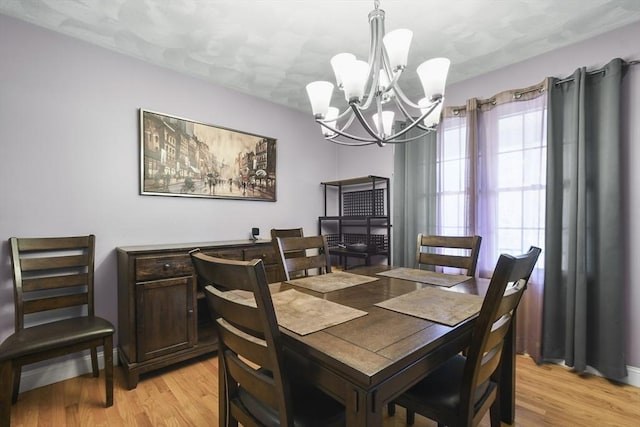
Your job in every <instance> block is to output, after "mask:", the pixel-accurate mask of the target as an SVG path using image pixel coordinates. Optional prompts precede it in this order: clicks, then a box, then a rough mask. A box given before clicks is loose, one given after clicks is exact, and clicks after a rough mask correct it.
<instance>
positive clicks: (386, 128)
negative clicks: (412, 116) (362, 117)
mask: <svg viewBox="0 0 640 427" xmlns="http://www.w3.org/2000/svg"><path fill="white" fill-rule="evenodd" d="M394 116H395V113H394V112H393V111H383V112H382V129H380V128H379V123H380V121H379V117H378V113H376V114H374V115H373V123H374V124H375V125H376V130H377V131H378V132H382V134H383V135H385V136H389V135H391V131H392V130H393V117H394Z"/></svg>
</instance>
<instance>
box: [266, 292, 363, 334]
mask: <svg viewBox="0 0 640 427" xmlns="http://www.w3.org/2000/svg"><path fill="white" fill-rule="evenodd" d="M272 299H273V306H274V308H275V310H276V317H277V318H278V325H280V326H282V327H283V328H287V329H289V330H290V331H293V332H295V333H296V334H299V335H308V334H311V333H313V332H318V331H321V330H322V329H325V328H328V327H330V326H335V325H339V324H340V323H344V322H348V321H349V320H353V319H356V318H358V317H362V316H365V315H366V314H367V312H366V311H362V310H358V309H355V308H351V307H347V306H345V305H342V304H338V303H335V302H332V301H327V300H325V299H322V298H318V297H314V296H312V295H308V294H305V293H303V292H300V291H296V290H295V289H289V290H286V291H283V292H278V293H275V294H273V295H272Z"/></svg>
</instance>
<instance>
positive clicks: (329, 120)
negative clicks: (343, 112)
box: [320, 107, 340, 137]
mask: <svg viewBox="0 0 640 427" xmlns="http://www.w3.org/2000/svg"><path fill="white" fill-rule="evenodd" d="M339 113H340V110H338V109H337V108H336V107H329V109H328V110H327V117H326V118H325V120H324V121H325V123H326V124H327V125H329V126H331V127H332V128H335V127H336V119H337V118H338V114H339ZM320 128H321V129H322V135H324V136H325V137H331V136H334V135H335V134H336V133H335V132H334V131H332V130H331V129H327V128H326V127H324V126H322V125H320Z"/></svg>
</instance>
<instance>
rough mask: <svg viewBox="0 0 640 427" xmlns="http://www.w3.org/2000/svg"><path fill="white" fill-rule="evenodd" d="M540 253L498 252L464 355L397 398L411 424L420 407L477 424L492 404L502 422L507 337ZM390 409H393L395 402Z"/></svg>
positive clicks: (443, 422) (494, 417)
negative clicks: (502, 360)
mask: <svg viewBox="0 0 640 427" xmlns="http://www.w3.org/2000/svg"><path fill="white" fill-rule="evenodd" d="M539 255H540V248H537V247H531V249H529V251H528V252H527V253H526V254H523V255H519V256H511V255H504V254H503V255H500V258H499V259H498V263H497V265H496V268H495V270H494V273H493V277H492V278H491V282H490V284H489V288H488V290H487V294H486V296H485V298H484V301H483V303H482V308H481V309H480V314H479V315H478V318H477V319H476V321H475V324H474V327H473V332H472V335H471V344H470V346H469V348H468V350H467V352H466V355H463V354H458V355H456V356H454V357H452V358H451V359H449V360H448V361H446V362H445V363H444V364H443V365H441V366H440V367H439V368H437V369H436V370H435V371H434V372H432V373H431V374H429V375H428V376H427V377H426V378H425V379H423V380H422V381H420V382H418V383H417V384H416V385H414V386H413V387H412V388H410V389H409V390H408V391H406V392H405V393H403V394H402V395H401V396H400V397H398V398H397V399H395V400H394V402H393V403H395V404H398V405H400V406H403V407H405V408H407V424H409V425H412V424H413V423H414V421H415V413H416V412H417V413H418V414H421V415H423V416H425V417H427V418H430V419H432V420H434V421H436V422H437V423H438V426H449V427H457V426H460V427H462V426H464V427H467V426H476V425H478V423H479V422H480V420H481V419H482V418H483V417H484V415H485V414H486V412H487V410H489V409H490V413H491V426H492V427H499V426H500V405H499V403H500V399H499V397H498V396H499V387H500V383H499V380H498V379H499V377H500V371H499V368H500V358H501V355H502V347H503V344H504V338H505V335H506V334H507V332H508V330H509V327H510V325H511V320H512V318H513V315H514V313H515V310H516V308H517V306H518V304H519V302H520V298H521V297H522V294H523V293H524V290H525V288H526V285H527V282H528V280H529V277H530V276H531V272H532V271H533V268H534V266H535V264H536V261H537V260H538V256H539ZM389 409H390V413H391V414H393V412H394V411H395V409H394V407H393V406H392V405H390V406H389Z"/></svg>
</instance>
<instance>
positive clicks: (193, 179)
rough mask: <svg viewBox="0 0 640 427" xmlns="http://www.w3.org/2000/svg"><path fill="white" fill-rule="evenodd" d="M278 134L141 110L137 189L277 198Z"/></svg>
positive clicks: (157, 193) (184, 194)
mask: <svg viewBox="0 0 640 427" xmlns="http://www.w3.org/2000/svg"><path fill="white" fill-rule="evenodd" d="M276 145H277V144H276V139H275V138H269V137H265V136H261V135H255V134H251V133H247V132H242V131H238V130H233V129H227V128H224V127H220V126H214V125H210V124H206V123H201V122H197V121H195V120H189V119H185V118H180V117H176V116H172V115H168V114H164V113H159V112H155V111H149V110H145V109H142V108H141V109H140V194H142V195H153V196H176V197H200V198H210V199H235V200H257V201H269V202H275V201H276V183H277V179H276V160H277V150H276Z"/></svg>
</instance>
